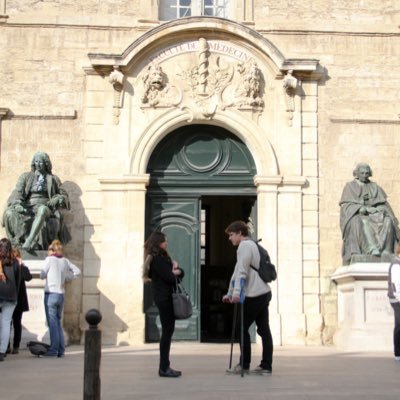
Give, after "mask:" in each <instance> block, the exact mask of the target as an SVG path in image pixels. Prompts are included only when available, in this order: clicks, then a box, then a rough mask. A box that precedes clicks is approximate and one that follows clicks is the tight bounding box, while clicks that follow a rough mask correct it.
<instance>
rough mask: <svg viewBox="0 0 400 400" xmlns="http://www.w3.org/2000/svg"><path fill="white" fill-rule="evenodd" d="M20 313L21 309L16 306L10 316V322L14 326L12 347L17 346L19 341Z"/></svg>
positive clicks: (20, 332) (20, 329)
mask: <svg viewBox="0 0 400 400" xmlns="http://www.w3.org/2000/svg"><path fill="white" fill-rule="evenodd" d="M22 314H23V311H22V310H21V309H20V308H18V307H16V308H15V310H14V313H13V316H12V323H13V328H14V339H13V348H14V349H17V348H19V345H20V343H21V334H22Z"/></svg>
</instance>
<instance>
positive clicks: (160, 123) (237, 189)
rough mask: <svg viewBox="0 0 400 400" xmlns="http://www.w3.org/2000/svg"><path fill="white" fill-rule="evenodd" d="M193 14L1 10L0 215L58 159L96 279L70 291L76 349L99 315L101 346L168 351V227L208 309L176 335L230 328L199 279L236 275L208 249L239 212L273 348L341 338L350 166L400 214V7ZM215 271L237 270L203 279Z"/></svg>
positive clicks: (71, 251) (88, 8)
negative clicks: (163, 323)
mask: <svg viewBox="0 0 400 400" xmlns="http://www.w3.org/2000/svg"><path fill="white" fill-rule="evenodd" d="M180 3H183V2H179V0H177V1H169V2H168V1H165V2H163V1H155V0H127V1H124V2H121V1H116V0H103V1H101V2H98V1H90V0H89V1H86V2H84V3H82V2H78V1H75V0H71V1H68V2H65V1H53V2H47V1H41V2H37V1H30V0H28V1H27V0H24V1H21V0H7V1H6V0H0V49H1V50H0V65H1V68H0V82H1V85H0V163H1V164H0V165H1V168H0V181H1V182H2V190H1V191H0V204H2V205H4V206H5V204H6V200H7V197H8V195H9V193H10V192H11V190H12V189H13V187H14V185H15V182H16V179H17V177H18V175H19V174H20V173H21V172H23V171H25V170H27V169H28V168H29V165H30V160H31V158H32V155H33V154H34V152H35V151H37V150H43V151H45V152H47V153H48V154H49V155H50V157H51V159H52V162H53V170H54V172H55V173H56V174H57V175H58V176H59V177H60V178H61V179H62V180H63V182H64V183H65V185H66V188H67V190H68V192H69V195H70V200H71V208H72V210H71V211H70V212H67V213H65V221H66V224H67V226H68V228H69V230H70V232H71V234H72V241H71V242H70V243H69V244H68V245H67V247H66V254H67V256H68V257H69V258H70V259H71V260H72V261H73V262H74V263H76V264H77V265H79V266H80V267H81V268H82V271H83V278H82V280H81V281H79V282H74V283H73V285H70V286H69V287H68V291H67V301H66V309H65V316H64V323H65V327H66V330H67V331H68V333H69V335H70V338H71V339H72V340H79V339H80V338H81V331H82V330H83V329H85V326H86V325H85V322H84V318H83V316H84V315H85V312H86V311H87V310H89V309H91V308H97V309H99V310H100V311H101V313H102V315H103V321H102V323H101V327H102V330H103V335H104V336H103V337H104V341H105V342H106V343H112V344H123V343H128V344H134V343H143V342H144V341H148V340H153V339H156V338H155V337H154V334H155V333H154V332H156V330H157V323H158V322H157V317H156V314H155V313H154V310H153V309H152V304H151V300H149V299H148V297H147V294H146V292H147V289H146V288H145V287H144V286H143V284H142V280H141V264H142V250H143V242H144V239H145V237H146V236H147V234H148V233H149V232H150V231H151V229H154V228H159V227H161V228H163V229H164V230H165V231H166V232H167V234H168V235H169V234H171V237H173V238H174V239H176V242H175V243H171V244H170V246H171V252H172V253H173V255H174V256H175V257H176V258H177V259H178V260H179V257H181V260H180V261H181V263H182V265H185V270H186V271H188V272H189V273H188V274H187V276H188V277H187V278H185V279H187V282H186V283H187V286H188V287H189V290H190V292H191V295H192V297H193V300H194V303H195V310H196V312H195V313H194V317H193V320H191V321H190V322H188V324H186V325H185V324H182V325H179V326H178V329H177V334H176V335H177V338H178V339H185V340H197V341H203V340H205V338H206V336H207V335H206V333H207V332H206V333H204V326H205V325H207V326H213V325H214V323H216V324H218V321H219V318H220V314H219V313H218V312H216V313H215V315H214V317H215V319H212V318H211V319H210V318H208V319H207V320H205V318H206V316H205V314H207V313H211V314H212V313H213V309H212V307H211V306H213V307H214V306H215V307H217V306H216V305H215V304H210V303H209V302H208V301H207V300H206V298H207V296H209V295H210V293H211V296H212V295H216V294H218V290H217V291H213V292H209V291H207V290H206V289H205V287H206V286H210V282H211V281H213V282H215V281H218V279H223V277H224V276H225V275H226V273H227V271H228V269H227V268H228V267H227V265H228V264H230V266H231V267H232V259H231V258H229V257H231V256H229V257H228V258H224V251H222V252H221V250H214V249H213V246H214V248H215V247H219V248H221V249H224V246H226V244H225V241H226V238H225V237H224V233H223V228H224V227H225V226H224V224H225V223H226V222H230V221H229V218H230V217H232V218H233V217H235V218H236V217H238V218H239V217H248V219H250V220H252V221H253V223H254V230H255V234H256V235H257V237H262V238H263V243H264V245H265V246H266V247H267V248H268V249H269V251H270V254H271V256H272V259H273V260H275V261H276V264H277V267H278V280H277V281H276V282H274V283H273V284H272V288H273V293H274V297H273V301H272V303H271V307H270V312H271V327H272V330H273V336H274V341H275V343H276V344H282V345H285V344H304V345H315V344H331V343H332V340H333V339H332V338H333V335H334V333H335V331H336V329H337V297H336V286H335V284H334V283H333V282H332V280H331V275H332V273H333V272H334V271H335V270H336V269H337V268H338V267H340V266H341V245H342V242H341V233H340V228H339V207H338V201H339V198H340V194H341V190H342V188H343V186H344V184H345V182H347V181H349V180H351V179H352V171H353V168H354V166H355V163H356V162H358V161H366V162H369V163H370V164H371V166H372V168H373V170H374V179H375V180H376V181H377V182H379V184H380V185H381V186H382V187H383V188H384V189H385V191H386V193H387V194H388V196H389V199H390V201H391V204H392V207H393V209H394V211H395V213H396V214H397V215H400V202H399V198H400V196H399V195H400V182H399V181H400V178H399V176H400V173H399V172H400V166H399V165H400V164H399V162H398V159H399V151H400V150H399V149H400V119H399V112H400V110H399V96H400V95H399V86H400V85H399V82H400V68H399V63H398V60H399V56H400V45H399V36H400V32H399V25H400V8H399V5H398V4H397V2H396V1H395V0H387V1H384V2H382V1H381V0H379V1H378V0H363V1H361V0H360V1H343V2H338V1H327V0H322V1H315V0H313V1H311V0H306V1H302V2H297V3H296V2H290V1H289V2H285V1H284V2H279V3H277V2H273V1H270V0H251V1H250V0H231V1H226V2H225V3H224V4H223V6H221V7H222V8H221V7H220V8H218V7H215V8H210V9H207V8H206V7H205V5H203V6H204V7H202V2H200V1H199V2H192V3H194V5H193V6H192V9H189V10H188V9H187V7H186V8H185V7H183V6H182V7H181V8H179V7H178V8H171V5H175V6H176V5H179V4H180ZM197 3H198V4H197ZM211 3H212V4H216V5H218V4H219V3H221V2H211ZM221 4H222V3H221ZM195 5H197V6H198V7H196V6H195ZM171 10H172V11H171ZM177 10H178V14H176V12H177ZM179 11H181V12H182V14H181V15H182V16H185V15H186V16H185V17H183V18H173V17H171V15H175V17H176V16H177V15H179ZM174 12H175V14H173V13H174ZM171 13H172V14H171ZM188 13H190V14H188ZM205 14H206V15H207V16H206V15H205ZM188 15H190V16H188ZM167 18H168V20H167ZM171 146H172V147H171ZM173 146H176V151H170V150H171V148H173ZM163 155H164V156H163ZM167 156H168V160H167V159H166V157H167ZM235 163H236V164H235ZM238 199H239V200H238ZM242 200H243V201H242ZM243 210H245V211H243ZM214 211H215V212H214ZM221 215H224V217H222V216H221ZM204 219H207V221H204ZM201 222H204V224H205V225H207V224H208V225H207V226H211V228H210V230H204V229H202V223H201ZM205 222H207V224H206V223H205ZM3 234H4V230H3ZM207 235H208V237H207V238H205V236H207ZM204 238H205V239H204ZM202 239H204V241H205V242H204V243H206V244H204V243H203V240H202ZM207 251H209V252H210V253H209V254H211V255H209V256H208V257H209V258H208V259H207V257H203V255H204V252H207ZM226 251H227V252H228V251H229V250H228V249H227V250H226ZM203 258H204V259H203ZM27 263H28V262H27ZM205 264H207V266H212V265H214V266H215V267H216V268H215V271H217V270H218V267H221V268H222V267H223V266H225V269H223V268H222V271H223V272H222V275H221V276H219V275H213V273H212V272H210V274H211V275H210V279H209V280H207V279H208V278H207V279H205V277H207V276H208V275H207V274H208V273H209V272H206V270H205V269H204V268H203V267H204V265H205ZM224 274H225V275H224ZM216 287H217V289H218V284H217V286H216ZM214 289H215V288H214ZM219 289H223V288H222V287H219ZM215 307H214V309H217V308H215ZM211 314H210V315H211ZM221 324H222V325H221V326H222V327H221V329H220V330H218V329H217V331H216V332H213V333H214V336H213V335H211V333H212V332H208V333H210V335H211V336H212V337H214V339H215V340H219V339H220V338H221V337H220V336H218V335H222V337H223V332H224V329H225V328H224V321H222V322H221ZM210 329H211V328H210ZM203 335H204V336H203Z"/></svg>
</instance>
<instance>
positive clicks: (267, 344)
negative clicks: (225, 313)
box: [237, 292, 273, 370]
mask: <svg viewBox="0 0 400 400" xmlns="http://www.w3.org/2000/svg"><path fill="white" fill-rule="evenodd" d="M271 297H272V294H271V292H268V293H266V294H263V295H261V296H257V297H246V298H245V301H244V304H243V332H244V335H243V348H241V357H243V368H244V369H249V368H250V363H251V341H250V334H249V328H250V326H251V324H252V323H253V322H255V323H256V326H257V333H258V334H259V335H260V336H261V341H262V359H261V363H260V365H261V367H262V368H264V369H270V370H272V354H273V343H272V335H271V330H270V328H269V311H268V306H269V302H270V301H271ZM239 326H240V323H239ZM239 326H238V327H239ZM237 337H238V338H240V331H239V332H238V330H237Z"/></svg>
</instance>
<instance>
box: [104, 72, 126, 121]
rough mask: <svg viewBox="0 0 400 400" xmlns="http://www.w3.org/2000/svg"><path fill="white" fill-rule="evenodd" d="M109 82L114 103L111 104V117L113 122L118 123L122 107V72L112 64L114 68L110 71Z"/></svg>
mask: <svg viewBox="0 0 400 400" xmlns="http://www.w3.org/2000/svg"><path fill="white" fill-rule="evenodd" d="M108 79H109V82H110V83H111V84H112V85H113V87H114V104H113V117H114V124H115V125H118V124H119V115H120V113H121V107H122V88H123V86H124V74H123V73H122V72H121V71H120V70H119V67H118V66H116V65H114V70H113V71H112V72H111V73H110V75H109V77H108Z"/></svg>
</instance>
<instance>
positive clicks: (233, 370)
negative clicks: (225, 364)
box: [226, 364, 249, 375]
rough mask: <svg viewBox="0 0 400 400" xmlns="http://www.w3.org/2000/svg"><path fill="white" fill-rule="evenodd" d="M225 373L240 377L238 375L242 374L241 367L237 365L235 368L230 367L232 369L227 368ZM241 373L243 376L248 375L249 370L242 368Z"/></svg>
mask: <svg viewBox="0 0 400 400" xmlns="http://www.w3.org/2000/svg"><path fill="white" fill-rule="evenodd" d="M226 372H227V373H228V374H233V375H240V374H241V373H242V367H241V365H240V364H238V365H235V366H234V367H232V368H228V369H227V370H226ZM243 373H244V374H248V373H249V369H248V368H247V369H245V368H243Z"/></svg>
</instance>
